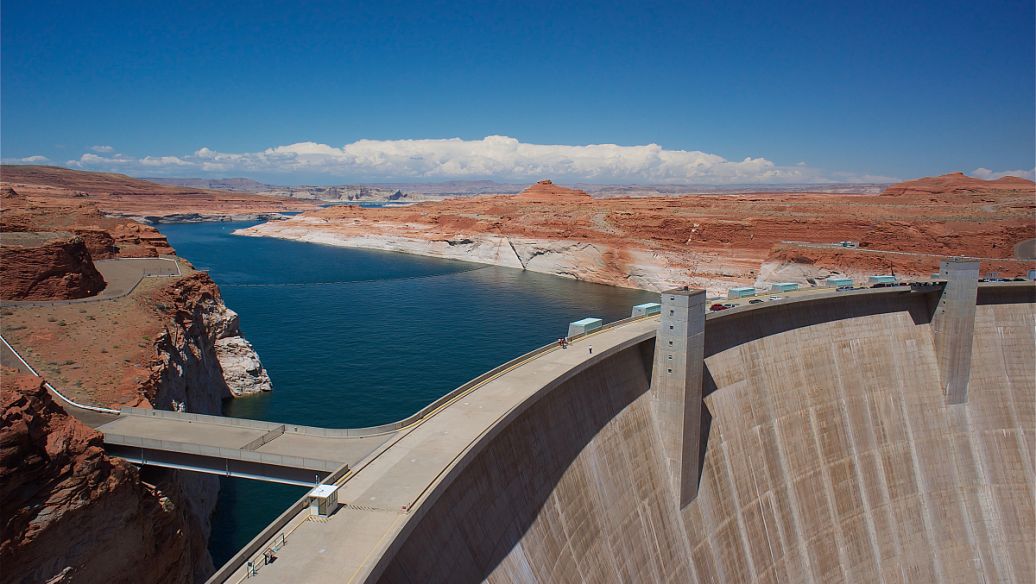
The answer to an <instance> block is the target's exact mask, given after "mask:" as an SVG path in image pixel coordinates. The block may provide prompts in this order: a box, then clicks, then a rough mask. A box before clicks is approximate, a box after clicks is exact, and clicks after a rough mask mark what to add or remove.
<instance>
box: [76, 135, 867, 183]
mask: <svg viewBox="0 0 1036 584" xmlns="http://www.w3.org/2000/svg"><path fill="white" fill-rule="evenodd" d="M96 149H97V147H94V150H95V151H96ZM100 154H103V155H99V154H95V153H86V154H83V155H82V156H81V157H80V158H79V159H77V160H70V161H69V162H68V165H69V166H71V167H74V168H84V169H93V170H119V171H121V172H134V171H136V172H140V173H142V174H145V175H148V176H158V175H162V174H177V175H179V176H186V175H185V174H184V173H188V172H197V173H199V174H205V175H217V174H219V175H224V176H225V175H230V174H256V173H264V174H284V175H295V176H327V177H328V178H332V177H333V178H344V179H361V180H447V179H483V178H488V179H496V180H515V181H526V180H533V179H540V178H548V177H549V178H553V179H559V180H569V181H589V182H612V183H634V182H635V183H654V184H662V183H716V184H723V183H727V184H730V183H782V182H783V183H795V182H799V183H804V182H823V181H825V180H830V178H829V177H826V176H824V175H823V174H822V173H821V172H820V171H818V170H816V169H814V168H810V167H809V166H804V165H794V166H778V165H776V164H774V163H773V162H771V161H770V160H767V159H766V158H761V157H760V158H753V157H748V158H744V159H742V160H727V159H726V158H723V157H722V156H718V155H716V154H710V153H707V152H701V151H698V150H667V149H665V148H663V147H662V146H659V145H658V144H647V145H643V146H620V145H617V144H589V145H578V146H570V145H560V144H527V143H523V142H520V141H518V140H517V139H515V138H511V137H508V136H487V137H485V138H483V139H481V140H462V139H460V138H449V139H422V140H357V141H355V142H352V143H349V144H345V145H344V146H340V147H339V146H331V145H328V144H320V143H317V142H297V143H295V144H287V145H283V146H274V147H271V148H266V149H265V150H261V151H258V152H218V151H215V150H212V149H210V148H200V149H198V150H196V151H195V152H193V153H191V154H185V155H177V156H171V155H151V156H144V157H142V158H134V157H129V156H125V155H122V154H115V153H111V152H101V153H100ZM840 180H843V181H844V180H847V179H846V178H845V177H841V178H840ZM848 180H851V179H848Z"/></svg>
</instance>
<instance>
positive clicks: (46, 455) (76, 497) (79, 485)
mask: <svg viewBox="0 0 1036 584" xmlns="http://www.w3.org/2000/svg"><path fill="white" fill-rule="evenodd" d="M2 380H3V381H2V386H3V391H2V392H0V403H2V405H3V407H2V410H0V509H2V514H0V515H2V520H0V521H2V525H0V526H2V532H3V539H2V540H0V580H2V581H3V582H18V583H23V582H24V583H35V582H87V583H91V582H97V583H103V582H169V583H174V582H190V581H192V580H194V578H195V577H196V576H197V575H198V574H197V573H196V572H195V571H194V567H195V566H196V565H198V564H199V563H201V564H204V563H205V562H208V564H209V565H211V560H209V559H208V554H207V552H206V551H205V547H204V543H205V542H204V540H203V539H200V538H198V537H197V536H198V535H199V534H198V529H197V528H196V526H195V525H194V523H195V519H194V518H193V517H192V516H191V514H190V513H189V512H188V507H189V505H188V504H186V499H187V498H188V496H189V495H188V494H187V493H185V492H184V491H183V490H182V489H181V488H180V486H179V485H178V484H177V483H176V482H175V481H169V480H164V479H161V478H160V479H159V480H157V481H155V483H154V484H149V483H148V482H145V481H144V480H142V479H141V476H140V474H139V472H138V471H137V469H136V468H135V467H134V466H133V465H131V464H129V463H127V462H125V461H123V460H119V459H114V458H109V457H108V456H107V455H106V454H105V453H104V449H103V447H102V443H101V435H100V434H99V433H97V432H96V431H94V430H91V429H90V428H88V427H86V426H84V425H83V424H81V423H80V422H78V421H77V420H75V419H74V418H72V417H70V416H68V415H67V414H65V413H64V411H63V410H62V409H61V408H60V407H58V406H57V404H55V403H54V401H53V399H52V398H51V397H50V395H49V394H48V393H47V391H46V390H45V389H44V388H43V386H42V381H41V380H40V379H39V378H36V377H32V376H29V375H24V374H19V373H17V372H16V371H14V370H10V369H5V370H4V371H3V372H2ZM192 535H194V541H192V539H191V536H192ZM199 544H200V545H199ZM199 552H200V553H201V554H203V555H204V557H203V558H198V557H197V556H196V554H198V553H199Z"/></svg>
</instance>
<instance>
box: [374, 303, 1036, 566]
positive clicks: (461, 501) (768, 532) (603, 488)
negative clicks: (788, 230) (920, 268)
mask: <svg viewBox="0 0 1036 584" xmlns="http://www.w3.org/2000/svg"><path fill="white" fill-rule="evenodd" d="M1018 290H1019V289H1013V290H1006V291H1001V290H992V291H990V290H987V289H982V290H981V291H980V293H979V299H978V307H977V313H976V322H975V341H974V346H975V357H974V360H973V368H972V371H971V385H972V390H971V391H970V393H969V401H968V402H967V403H965V404H959V405H947V404H946V402H945V398H944V395H943V392H942V389H941V387H940V384H939V380H938V369H937V359H936V355H935V350H934V345H933V340H932V332H931V327H930V315H931V308H930V304H931V303H930V301H929V299H928V298H926V297H925V295H921V294H909V293H904V294H884V295H876V296H873V297H867V298H864V299H862V300H859V299H858V300H850V299H849V298H844V299H843V298H837V299H835V300H833V301H830V302H824V303H817V304H815V305H814V304H813V303H802V304H798V305H788V306H774V307H772V308H769V309H768V311H760V313H758V314H759V316H758V317H755V318H749V317H748V316H747V315H734V314H732V315H730V317H726V316H725V317H723V318H716V319H710V320H709V321H707V323H706V351H705V355H706V362H705V369H704V375H703V384H704V387H703V395H704V404H703V405H704V407H703V408H702V440H701V452H702V456H701V460H702V463H701V466H700V479H699V480H700V492H699V495H698V498H697V499H695V500H694V501H693V502H692V503H691V504H689V505H687V506H686V507H684V508H683V509H680V508H678V506H677V503H676V501H677V498H676V494H675V493H674V492H673V486H672V482H671V480H670V477H669V475H668V471H667V470H666V466H665V463H664V456H663V453H662V451H661V442H660V439H659V435H658V431H657V428H656V426H655V422H654V419H653V417H652V414H651V411H652V408H651V403H650V395H649V394H648V392H647V390H648V385H649V382H650V379H651V366H652V362H653V359H652V353H653V346H654V343H653V341H651V340H649V341H645V342H643V343H640V344H639V345H635V346H632V347H630V348H628V349H626V350H624V351H622V352H620V353H618V354H616V355H614V356H612V357H610V358H609V359H606V360H603V361H601V362H598V363H596V364H595V365H594V366H592V367H590V368H589V369H586V370H584V371H582V372H580V373H579V374H577V375H575V376H573V377H572V378H570V379H568V380H566V381H564V382H563V383H561V384H560V385H558V386H556V387H554V388H553V389H552V390H550V391H549V392H546V393H545V394H543V395H542V396H541V397H540V398H539V399H538V400H537V401H535V402H534V403H531V404H528V408H527V409H526V410H525V411H524V412H523V413H521V414H520V415H518V416H517V417H515V418H514V420H513V421H511V422H510V423H509V424H507V425H506V426H505V427H503V428H501V429H499V431H498V432H497V433H496V434H495V435H493V436H491V437H489V439H488V441H487V442H486V443H485V445H484V446H483V448H482V450H481V451H479V452H478V453H477V454H474V456H473V457H472V458H471V459H470V461H469V462H468V463H466V465H465V466H464V467H463V468H461V469H459V470H458V471H457V473H456V475H455V478H454V479H453V480H452V482H451V483H449V484H448V485H446V486H445V488H444V489H443V490H442V491H441V492H440V493H439V494H438V498H437V499H435V500H429V502H428V503H429V507H428V508H427V510H426V512H425V513H424V515H423V516H422V517H420V518H419V519H418V520H417V521H416V522H415V523H413V524H412V525H411V526H410V527H409V528H408V529H407V530H405V531H404V532H403V533H402V534H401V537H400V538H399V539H398V540H397V545H396V546H394V547H393V550H394V551H393V553H392V555H391V556H390V557H388V556H387V557H386V558H385V563H384V571H383V572H381V574H380V579H381V581H384V582H413V583H418V582H422V583H423V582H478V581H491V582H540V583H548V582H550V583H553V582H594V583H596V582H1031V581H1033V579H1034V578H1036V567H1034V560H1033V558H1032V553H1031V552H1032V549H1033V548H1034V546H1036V517H1034V509H1033V497H1034V485H1036V475H1034V470H1033V466H1034V461H1033V454H1034V453H1036V364H1034V362H1033V361H1034V358H1033V352H1032V351H1033V349H1032V348H1033V346H1034V343H1036V334H1034V326H1036V312H1034V308H1033V307H1034V305H1033V304H1032V302H1033V299H1032V297H1031V296H1032V294H1031V291H1027V290H1024V289H1022V290H1021V292H1019V291H1018Z"/></svg>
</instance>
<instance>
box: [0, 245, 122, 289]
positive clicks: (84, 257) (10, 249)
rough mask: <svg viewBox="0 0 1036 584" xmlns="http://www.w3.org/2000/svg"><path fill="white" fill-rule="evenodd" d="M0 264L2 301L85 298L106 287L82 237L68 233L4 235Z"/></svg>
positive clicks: (0, 248) (0, 249)
mask: <svg viewBox="0 0 1036 584" xmlns="http://www.w3.org/2000/svg"><path fill="white" fill-rule="evenodd" d="M0 264H2V265H3V267H4V277H3V278H2V279H0V299H3V300H67V299H70V298H86V297H88V296H94V295H95V294H97V293H98V292H100V291H101V290H103V289H104V286H105V282H104V278H103V277H102V276H101V274H100V272H98V271H97V268H95V267H94V263H93V259H92V258H91V257H90V252H89V250H88V249H87V246H86V243H85V241H84V240H83V238H81V237H78V236H75V235H72V234H71V233H67V232H28V233H4V234H2V236H0Z"/></svg>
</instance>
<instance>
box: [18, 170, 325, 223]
mask: <svg viewBox="0 0 1036 584" xmlns="http://www.w3.org/2000/svg"><path fill="white" fill-rule="evenodd" d="M0 185H2V186H3V187H4V188H5V192H7V191H8V190H13V191H14V192H15V193H17V194H18V195H19V196H20V197H22V198H24V199H26V200H27V201H28V202H29V203H30V204H31V205H32V206H33V207H35V208H36V209H39V210H41V211H45V210H46V209H48V208H50V207H67V206H70V205H77V204H81V203H91V204H92V205H93V206H94V207H95V208H96V209H97V210H98V211H99V212H100V213H102V214H104V215H107V216H116V217H119V216H121V217H127V218H133V219H138V220H141V221H145V222H161V221H192V220H193V221H199V220H209V221H216V220H237V219H251V218H256V217H258V218H267V217H271V216H274V215H276V214H278V213H282V212H290V211H304V210H307V209H313V208H316V207H317V203H315V202H313V201H308V200H298V199H287V198H283V197H274V196H268V195H261V194H253V193H243V192H232V191H227V190H215V189H205V188H190V187H181V186H175V185H161V184H157V183H153V182H150V181H146V180H141V179H136V178H131V177H128V176H126V175H122V174H114V173H101V172H84V171H78V170H69V169H67V168H58V167H53V166H30V165H10V164H5V165H3V166H2V167H0ZM5 208H6V205H5Z"/></svg>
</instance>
